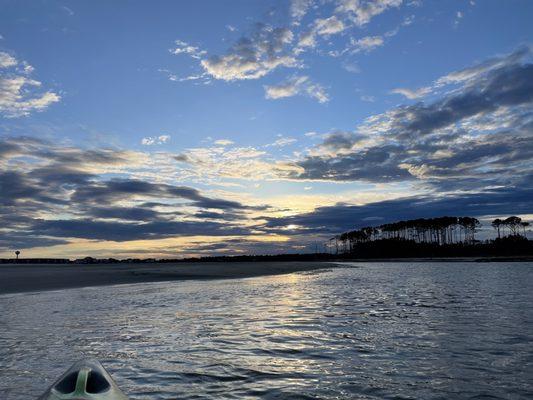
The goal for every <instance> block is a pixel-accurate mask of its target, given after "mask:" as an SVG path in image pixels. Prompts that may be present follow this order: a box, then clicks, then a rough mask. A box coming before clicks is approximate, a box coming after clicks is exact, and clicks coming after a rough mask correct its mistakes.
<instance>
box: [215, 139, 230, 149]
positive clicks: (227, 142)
mask: <svg viewBox="0 0 533 400" xmlns="http://www.w3.org/2000/svg"><path fill="white" fill-rule="evenodd" d="M214 143H215V145H217V146H222V147H225V146H231V145H232V144H233V143H234V142H233V141H232V140H228V139H219V140H215V142H214Z"/></svg>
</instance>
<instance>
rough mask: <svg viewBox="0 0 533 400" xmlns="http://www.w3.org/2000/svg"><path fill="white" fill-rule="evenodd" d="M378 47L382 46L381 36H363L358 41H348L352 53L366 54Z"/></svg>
mask: <svg viewBox="0 0 533 400" xmlns="http://www.w3.org/2000/svg"><path fill="white" fill-rule="evenodd" d="M380 46H383V38H382V37H381V36H365V37H363V38H361V39H358V40H355V39H353V38H352V39H351V40H350V48H351V52H352V53H359V52H362V51H364V52H368V51H371V50H374V49H375V48H377V47H380Z"/></svg>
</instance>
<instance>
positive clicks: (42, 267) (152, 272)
mask: <svg viewBox="0 0 533 400" xmlns="http://www.w3.org/2000/svg"><path fill="white" fill-rule="evenodd" d="M335 266H336V263H334V262H325V261H315V262H301V261H294V262H239V263H176V264H171V263H150V264H145V263H142V264H135V263H131V264H126V263H122V264H93V265H76V264H3V265H0V295H3V294H14V293H26V292H40V291H47V290H61V289H74V288H82V287H90V286H109V285H119V284H129V283H144V282H165V281H169V282H171V281H184V280H192V279H195V280H209V279H235V278H253V277H258V276H267V275H282V274H290V273H293V272H302V271H313V270H318V269H324V268H333V267H335Z"/></svg>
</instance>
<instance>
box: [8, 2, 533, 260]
mask: <svg viewBox="0 0 533 400" xmlns="http://www.w3.org/2000/svg"><path fill="white" fill-rule="evenodd" d="M0 10H1V12H0V222H1V224H0V257H11V256H12V254H13V251H14V250H21V251H22V256H26V257H68V258H77V257H83V256H94V257H117V258H128V257H139V258H146V257H185V256H200V255H220V254H274V253H291V252H304V251H314V250H315V248H317V246H320V247H321V246H322V244H323V243H324V242H326V241H327V239H329V238H330V237H331V236H332V235H335V234H338V233H340V232H343V231H346V230H349V229H354V228H359V227H362V226H367V225H379V224H382V223H386V222H392V221H396V220H399V219H408V218H421V217H435V216H441V215H458V216H460V215H468V216H475V217H478V218H479V219H480V220H481V221H482V222H484V225H485V228H484V229H485V231H484V232H485V233H484V234H485V235H486V236H487V235H490V234H494V232H491V231H490V219H492V218H494V217H497V216H508V215H519V216H522V217H523V218H525V219H528V218H531V216H532V215H533V185H532V183H533V173H532V172H533V162H532V160H533V107H532V104H533V63H532V60H533V24H532V23H531V21H532V20H533V2H531V1H529V0H514V1H505V0H499V1H496V0H483V1H481V0H470V1H462V0H461V1H459V0H457V1H456V0H450V1H429V0H403V1H402V0H316V1H315V0H292V1H289V0H285V1H248V0H246V1H237V0H232V1H215V0H213V1H179V2H176V1H157V2H149V1H112V2H109V1H103V0H102V1H77V0H69V1H56V0H38V1H20V0H0ZM487 221H489V222H488V223H487ZM487 237H488V236H487Z"/></svg>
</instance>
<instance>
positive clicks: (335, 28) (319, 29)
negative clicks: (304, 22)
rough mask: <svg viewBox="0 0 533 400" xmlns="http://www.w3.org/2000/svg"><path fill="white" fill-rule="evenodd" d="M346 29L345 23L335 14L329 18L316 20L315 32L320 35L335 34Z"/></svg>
mask: <svg viewBox="0 0 533 400" xmlns="http://www.w3.org/2000/svg"><path fill="white" fill-rule="evenodd" d="M344 29H346V26H345V25H344V23H343V22H342V21H341V20H340V19H338V18H337V17H336V16H335V15H333V16H332V17H329V18H324V19H317V20H315V32H316V33H317V34H319V35H325V36H328V35H334V34H336V33H340V32H342V31H343V30H344Z"/></svg>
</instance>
